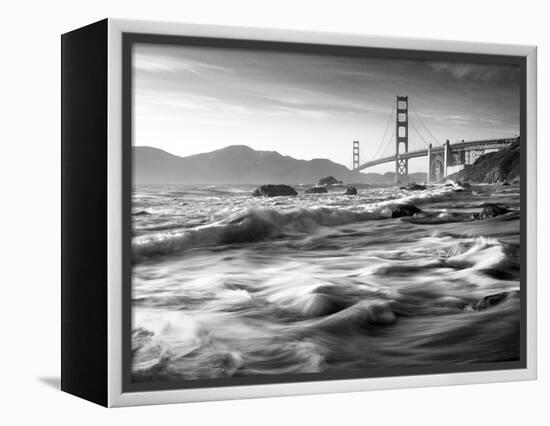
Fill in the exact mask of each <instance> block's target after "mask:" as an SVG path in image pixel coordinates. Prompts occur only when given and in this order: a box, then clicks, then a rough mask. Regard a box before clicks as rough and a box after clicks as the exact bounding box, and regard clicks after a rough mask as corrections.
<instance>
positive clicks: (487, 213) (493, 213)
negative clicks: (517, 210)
mask: <svg viewBox="0 0 550 426" xmlns="http://www.w3.org/2000/svg"><path fill="white" fill-rule="evenodd" d="M506 213H510V209H508V208H506V207H503V206H499V205H497V204H494V205H489V206H486V207H484V208H483V210H482V211H481V212H480V213H474V214H473V216H472V218H473V219H477V220H483V219H490V218H492V217H497V216H501V215H503V214H506Z"/></svg>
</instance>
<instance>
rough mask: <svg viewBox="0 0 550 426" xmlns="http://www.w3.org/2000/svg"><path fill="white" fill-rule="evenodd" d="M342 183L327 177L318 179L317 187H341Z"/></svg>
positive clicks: (332, 177)
mask: <svg viewBox="0 0 550 426" xmlns="http://www.w3.org/2000/svg"><path fill="white" fill-rule="evenodd" d="M341 184H342V181H340V180H338V179H336V178H335V177H334V176H327V177H325V178H322V179H319V183H318V184H317V185H341Z"/></svg>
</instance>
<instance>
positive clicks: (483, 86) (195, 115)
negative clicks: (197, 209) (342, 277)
mask: <svg viewBox="0 0 550 426" xmlns="http://www.w3.org/2000/svg"><path fill="white" fill-rule="evenodd" d="M134 88H135V91H134V93H135V97H134V108H135V109H134V112H135V115H134V117H135V125H134V129H135V132H134V144H135V145H148V146H153V147H157V148H161V149H164V150H166V151H168V152H170V153H173V154H176V155H180V156H186V155H190V154H196V153H200V152H207V151H212V150H215V149H219V148H223V147H225V146H228V145H237V144H239V145H240V144H243V145H248V146H250V147H252V148H254V149H257V150H267V151H278V152H280V153H281V154H283V155H290V156H292V157H295V158H300V159H312V158H329V159H331V160H333V161H335V162H338V163H341V164H344V165H346V166H348V167H351V160H352V141H353V140H354V139H357V140H359V141H360V142H361V159H362V161H364V160H370V159H372V158H373V156H374V154H375V151H376V150H377V148H378V147H379V145H380V142H381V140H382V138H383V135H384V131H385V129H386V125H387V123H388V117H389V116H390V111H391V109H392V106H393V103H394V101H395V96H396V94H400V95H408V96H409V101H410V105H409V119H410V121H412V123H413V124H414V125H415V126H416V128H417V129H418V131H419V133H420V134H421V135H422V136H423V138H424V139H425V141H426V142H432V143H434V144H435V141H434V139H433V138H432V136H431V135H430V134H429V133H428V131H427V130H426V129H425V127H424V125H425V126H426V127H427V128H428V129H429V131H430V132H431V134H432V135H433V137H435V139H437V141H438V142H439V143H443V142H444V141H445V139H450V140H451V141H455V140H462V139H465V140H468V139H480V138H486V137H497V136H513V135H516V134H519V69H518V68H516V67H512V66H496V65H495V66H493V65H491V66H488V65H475V64H466V63H460V64H457V63H449V62H447V63H444V62H427V61H408V60H407V61H406V60H400V59H371V58H355V57H337V56H326V55H313V54H301V53H300V54H295V53H286V52H262V51H254V50H240V49H222V48H204V47H183V46H160V45H148V44H138V45H135V46H134ZM415 111H416V113H417V114H418V115H419V116H420V118H418V117H417V114H416V113H415ZM394 126H395V124H394V122H391V124H390V128H389V131H388V133H387V134H386V137H385V141H387V142H388V141H389V142H388V143H385V144H384V145H383V146H382V149H380V150H379V151H378V155H377V157H378V156H380V154H382V153H384V154H386V155H389V154H391V153H392V152H394V151H395V144H394V142H393V140H391V141H390V137H391V136H392V132H393V128H394ZM424 146H425V145H424V142H423V141H422V139H421V138H420V137H419V136H418V134H417V132H416V131H415V130H414V128H413V127H412V126H411V125H409V150H413V149H419V148H422V147H424ZM386 147H387V148H386ZM383 148H386V149H385V150H384V149H383ZM383 151H385V152H383ZM425 162H426V160H425V159H416V160H412V161H411V163H410V168H409V171H424V169H425V168H426V166H425V164H424V163H425ZM394 167H395V166H394V165H393V164H386V165H383V166H378V167H377V168H374V169H369V170H367V171H378V172H384V171H390V170H394Z"/></svg>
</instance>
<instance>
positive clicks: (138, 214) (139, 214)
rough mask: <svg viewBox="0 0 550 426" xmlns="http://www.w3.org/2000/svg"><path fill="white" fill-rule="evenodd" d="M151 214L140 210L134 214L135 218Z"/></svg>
mask: <svg viewBox="0 0 550 426" xmlns="http://www.w3.org/2000/svg"><path fill="white" fill-rule="evenodd" d="M150 214H151V213H149V212H147V211H145V210H140V211H138V212H135V213H134V216H147V215H150Z"/></svg>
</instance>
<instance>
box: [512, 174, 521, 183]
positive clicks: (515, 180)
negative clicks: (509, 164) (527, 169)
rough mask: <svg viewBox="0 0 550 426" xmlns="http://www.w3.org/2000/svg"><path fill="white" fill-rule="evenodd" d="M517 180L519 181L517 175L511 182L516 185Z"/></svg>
mask: <svg viewBox="0 0 550 426" xmlns="http://www.w3.org/2000/svg"><path fill="white" fill-rule="evenodd" d="M519 182H520V179H519V176H518V177H516V178H515V179H514V180H513V181H512V183H513V184H514V185H517V184H518V183H519Z"/></svg>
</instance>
